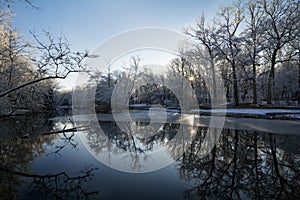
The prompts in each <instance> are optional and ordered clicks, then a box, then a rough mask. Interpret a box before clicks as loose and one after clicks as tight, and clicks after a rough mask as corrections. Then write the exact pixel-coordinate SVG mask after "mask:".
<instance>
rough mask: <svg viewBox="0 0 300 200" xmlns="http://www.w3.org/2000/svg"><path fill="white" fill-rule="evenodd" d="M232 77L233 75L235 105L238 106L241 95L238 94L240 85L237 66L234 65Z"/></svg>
mask: <svg viewBox="0 0 300 200" xmlns="http://www.w3.org/2000/svg"><path fill="white" fill-rule="evenodd" d="M232 73H233V74H232V75H233V98H234V105H235V106H238V105H239V104H240V103H239V93H238V85H237V77H236V71H235V64H233V65H232Z"/></svg>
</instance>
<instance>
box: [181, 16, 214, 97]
mask: <svg viewBox="0 0 300 200" xmlns="http://www.w3.org/2000/svg"><path fill="white" fill-rule="evenodd" d="M215 31H216V29H215V27H214V26H209V25H207V24H206V21H205V17H204V16H203V15H202V16H201V18H200V19H199V20H198V21H197V25H196V28H193V27H190V28H189V29H185V30H184V33H185V34H187V35H188V36H191V37H192V38H194V39H195V40H196V41H199V42H200V45H201V46H203V47H204V49H205V51H206V52H207V54H208V56H206V55H203V54H202V56H201V57H202V58H204V59H206V60H208V61H209V63H210V66H209V69H210V71H211V73H212V91H213V96H214V97H216V90H217V89H216V66H215V59H216V58H217V55H218V52H217V51H216V47H215V45H214V43H215V40H216V38H215V37H216V33H215ZM198 54H200V51H198Z"/></svg>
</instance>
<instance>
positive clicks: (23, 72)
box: [0, 0, 300, 114]
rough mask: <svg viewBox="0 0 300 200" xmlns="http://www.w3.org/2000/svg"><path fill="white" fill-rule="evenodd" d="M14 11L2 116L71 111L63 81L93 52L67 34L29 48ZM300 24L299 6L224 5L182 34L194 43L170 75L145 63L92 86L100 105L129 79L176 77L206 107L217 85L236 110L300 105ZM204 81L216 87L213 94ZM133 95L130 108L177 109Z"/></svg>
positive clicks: (5, 45) (151, 91) (0, 27)
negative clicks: (65, 107)
mask: <svg viewBox="0 0 300 200" xmlns="http://www.w3.org/2000/svg"><path fill="white" fill-rule="evenodd" d="M7 5H8V3H7V2H6V1H2V2H1V16H0V22H1V24H0V34H1V43H0V51H1V60H0V74H1V75H0V101H1V107H0V113H1V114H11V113H14V112H16V110H19V111H20V110H24V111H26V110H29V111H32V112H34V111H40V110H51V109H55V108H56V107H57V106H58V105H62V104H71V100H70V98H71V97H72V92H71V91H63V92H62V91H61V90H59V86H58V82H57V80H58V79H65V78H66V77H67V76H68V75H69V74H70V73H77V72H84V71H85V70H86V69H87V67H88V66H85V64H84V60H85V59H86V58H88V57H90V55H89V53H88V52H78V51H74V50H72V48H71V45H70V43H69V42H68V40H67V39H66V38H65V37H64V36H63V35H60V36H54V35H53V34H51V33H50V32H48V31H43V32H42V34H37V33H35V32H31V35H32V40H31V41H27V40H26V39H25V38H24V37H23V36H22V33H19V32H18V31H16V30H15V28H14V27H13V25H12V22H13V20H14V16H13V15H14V14H13V12H12V11H11V10H10V9H9V6H7ZM199 14H201V13H199ZM195 17H197V16H195ZM299 18H300V16H299V2H298V1H297V0H257V1H254V0H250V1H236V2H234V3H232V4H231V5H230V6H223V7H222V6H221V7H220V8H219V9H218V12H217V13H216V14H215V17H214V18H213V20H210V19H207V18H206V17H205V16H204V15H203V14H202V15H201V16H200V17H198V18H197V20H196V21H195V22H194V23H193V24H191V25H189V26H186V27H183V33H184V34H185V35H186V36H187V38H188V39H189V40H187V41H186V42H185V43H184V44H183V45H182V46H181V47H180V56H178V57H177V58H174V59H173V60H171V61H170V63H169V64H168V65H167V66H166V68H167V73H166V74H165V75H164V76H160V77H158V76H156V75H155V74H153V72H152V71H151V70H148V71H147V70H146V69H144V70H141V69H140V68H139V67H140V66H139V64H140V62H141V59H140V58H139V57H138V56H136V57H133V58H132V59H131V60H130V61H129V62H128V66H127V68H123V69H121V70H117V71H110V70H108V72H96V73H93V74H92V73H91V75H90V77H91V85H93V84H94V83H95V80H96V85H97V86H96V87H97V94H96V95H97V97H96V101H97V102H99V104H101V105H103V104H104V105H105V104H106V105H108V106H109V104H110V97H111V94H112V91H113V90H114V87H115V84H116V83H117V81H118V80H119V79H122V77H127V78H128V79H134V78H136V77H139V78H140V79H160V80H162V79H167V77H168V76H171V75H172V73H174V72H176V73H179V74H181V75H182V76H183V77H185V78H186V79H187V80H188V81H189V82H190V84H191V86H192V88H193V89H194V91H195V96H196V98H197V101H198V103H199V105H200V106H201V105H208V106H209V105H210V103H211V96H212V95H216V93H217V92H218V91H217V88H218V82H221V83H222V85H223V86H224V88H225V91H224V92H225V94H226V101H227V102H228V103H229V105H233V106H239V105H241V104H247V105H255V106H260V105H268V106H269V107H272V106H273V107H275V106H281V107H284V106H299V104H300V51H299V49H300V42H299V41H300V39H299V30H300V28H299V21H300V19H299ZM87 73H88V72H87ZM205 77H206V78H207V77H209V80H210V81H211V83H210V88H209V87H208V84H207V83H206V82H207V80H206V79H205ZM94 86H95V84H94ZM76 89H78V88H74V90H76ZM131 92H132V94H131V97H130V99H131V100H130V103H131V104H135V103H139V104H140V103H146V104H157V103H160V104H162V105H164V106H166V104H168V102H175V103H173V104H174V105H173V106H176V98H175V97H174V95H172V92H170V91H169V90H168V88H166V87H164V86H160V85H158V84H154V85H153V84H152V85H151V84H146V85H144V86H142V87H141V88H139V90H136V91H131ZM105 109H107V108H105ZM100 110H101V109H100Z"/></svg>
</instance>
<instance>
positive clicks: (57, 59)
mask: <svg viewBox="0 0 300 200" xmlns="http://www.w3.org/2000/svg"><path fill="white" fill-rule="evenodd" d="M32 35H33V37H34V39H35V41H36V42H37V45H36V46H33V45H31V47H33V48H35V49H37V50H38V51H39V55H38V56H39V57H37V58H31V61H32V65H33V66H34V67H36V69H37V70H36V73H34V79H33V80H30V81H27V82H25V83H22V84H20V85H18V86H16V87H13V88H10V89H7V90H5V91H1V93H0V98H1V97H5V96H6V95H8V94H10V93H12V92H15V91H17V90H19V89H21V88H24V87H27V86H29V85H32V84H36V83H38V82H41V81H45V80H49V79H65V78H66V77H67V76H68V75H69V74H70V73H74V72H80V71H83V70H84V65H83V60H84V59H85V58H87V57H88V53H87V52H72V51H71V49H70V45H69V43H68V42H67V41H66V40H65V39H64V38H63V37H58V38H57V39H56V38H54V37H53V36H51V34H50V33H49V32H46V31H45V36H46V38H47V43H44V42H42V41H41V40H40V39H39V38H38V37H37V35H36V34H34V33H32Z"/></svg>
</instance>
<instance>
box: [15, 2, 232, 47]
mask: <svg viewBox="0 0 300 200" xmlns="http://www.w3.org/2000/svg"><path fill="white" fill-rule="evenodd" d="M32 2H33V4H34V5H36V6H38V7H39V8H41V10H36V9H33V8H31V7H30V6H29V5H27V4H25V3H22V2H21V1H16V3H15V4H13V5H12V6H11V7H12V10H13V11H14V12H15V13H16V16H15V18H14V27H15V28H16V29H17V30H18V31H19V32H21V33H22V34H23V35H24V36H25V37H27V38H28V39H30V35H29V30H32V31H34V32H36V33H41V31H42V30H43V29H45V30H50V32H52V33H53V34H54V35H60V33H63V34H64V35H65V36H66V38H67V39H68V41H69V42H70V43H71V44H72V48H73V49H76V50H86V49H87V50H92V49H94V48H95V47H96V46H97V45H98V44H100V43H101V42H103V41H104V40H106V39H108V38H110V37H112V36H113V35H116V34H119V33H120V32H124V31H128V30H131V29H136V28H143V27H160V28H167V29H172V30H175V31H179V32H181V31H182V28H183V27H184V26H186V25H191V24H193V23H194V22H195V19H196V18H197V17H199V16H201V14H202V13H204V14H205V16H207V17H208V18H212V17H213V16H214V15H215V12H216V10H217V8H218V7H219V6H220V5H226V4H228V2H229V1H228V0H227V1H226V0H89V1H87V0H32Z"/></svg>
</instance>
